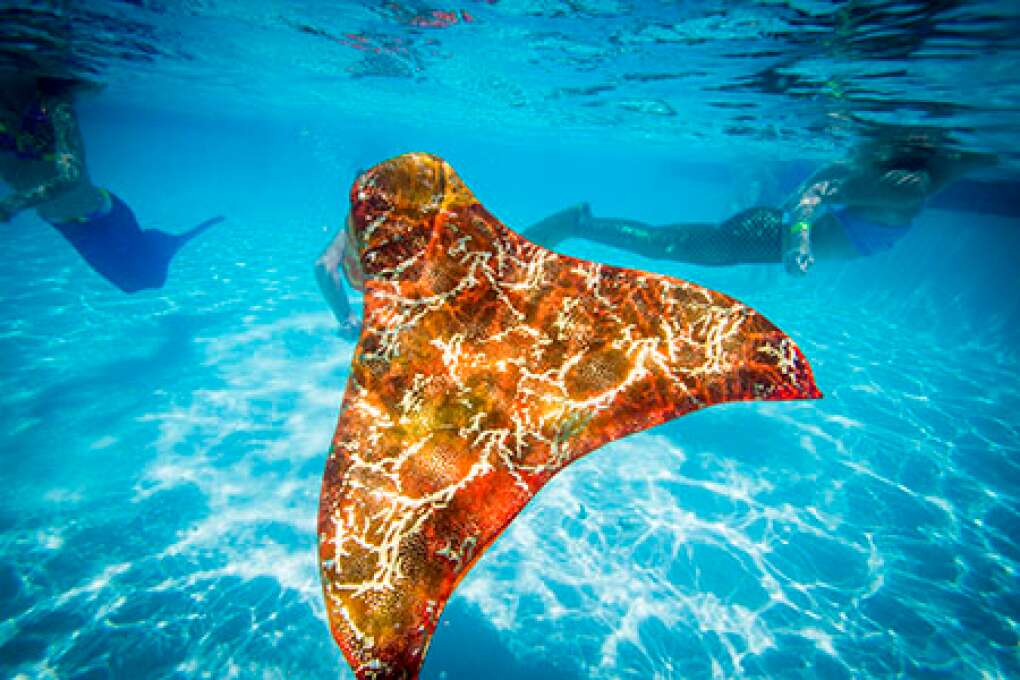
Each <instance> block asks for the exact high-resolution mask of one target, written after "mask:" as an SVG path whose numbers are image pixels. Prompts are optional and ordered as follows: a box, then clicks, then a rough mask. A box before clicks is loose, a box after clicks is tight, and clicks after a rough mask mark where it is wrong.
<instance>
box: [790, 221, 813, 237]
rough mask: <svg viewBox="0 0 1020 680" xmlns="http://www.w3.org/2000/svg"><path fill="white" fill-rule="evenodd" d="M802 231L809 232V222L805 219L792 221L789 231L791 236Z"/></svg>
mask: <svg viewBox="0 0 1020 680" xmlns="http://www.w3.org/2000/svg"><path fill="white" fill-rule="evenodd" d="M804 232H807V233H809V234H810V233H811V223H810V222H807V221H805V220H801V221H800V222H794V223H793V224H792V225H790V233H791V234H792V235H793V236H796V235H798V234H802V233H804Z"/></svg>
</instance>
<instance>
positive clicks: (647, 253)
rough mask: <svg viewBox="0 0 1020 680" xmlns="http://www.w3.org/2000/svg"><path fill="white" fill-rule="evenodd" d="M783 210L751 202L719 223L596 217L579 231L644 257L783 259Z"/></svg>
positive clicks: (718, 262)
mask: <svg viewBox="0 0 1020 680" xmlns="http://www.w3.org/2000/svg"><path fill="white" fill-rule="evenodd" d="M781 225H782V213H780V211H779V210H776V209H774V208H751V209H750V210H745V211H743V212H741V213H738V214H736V215H734V216H733V217H731V218H729V219H728V220H726V221H724V222H722V223H719V224H710V223H704V222H686V223H678V224H667V225H663V226H660V227H655V226H651V225H648V224H645V223H643V222H638V221H635V220H624V219H618V218H602V217H590V218H588V219H587V220H585V221H583V223H582V225H581V227H580V230H579V235H581V236H582V237H583V238H586V239H588V240H592V241H597V242H599V243H604V244H606V245H610V246H613V247H616V248H621V249H623V250H628V251H630V252H633V253H637V254H639V255H643V256H644V257H648V258H652V259H659V260H674V261H677V262H687V263H690V264H700V265H712V266H723V265H734V264H749V263H765V262H779V261H780V238H781V232H780V227H781Z"/></svg>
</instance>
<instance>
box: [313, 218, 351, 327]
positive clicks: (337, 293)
mask: <svg viewBox="0 0 1020 680" xmlns="http://www.w3.org/2000/svg"><path fill="white" fill-rule="evenodd" d="M345 239H346V230H345V229H341V230H340V231H339V232H338V233H337V235H336V237H335V238H334V239H333V240H332V241H331V242H330V244H329V245H328V246H326V248H325V250H323V251H322V254H321V255H319V257H318V259H317V260H315V280H316V282H317V283H318V284H319V290H320V291H322V297H323V298H324V299H325V300H326V304H328V305H329V307H330V309H331V310H332V311H333V316H335V317H336V320H337V323H339V324H340V333H341V335H344V336H348V337H349V336H352V335H353V336H356V335H357V334H358V332H359V330H360V326H361V321H360V320H359V319H358V318H357V317H356V316H355V315H354V311H353V310H352V309H351V304H350V301H349V300H348V299H347V293H346V291H344V285H343V273H342V272H341V271H340V262H341V259H342V258H343V252H344V241H345Z"/></svg>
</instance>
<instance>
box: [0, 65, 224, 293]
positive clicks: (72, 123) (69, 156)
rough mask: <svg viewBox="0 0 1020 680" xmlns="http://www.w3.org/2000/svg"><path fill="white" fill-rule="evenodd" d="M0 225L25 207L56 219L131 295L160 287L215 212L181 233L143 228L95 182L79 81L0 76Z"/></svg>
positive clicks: (101, 272) (97, 269)
mask: <svg viewBox="0 0 1020 680" xmlns="http://www.w3.org/2000/svg"><path fill="white" fill-rule="evenodd" d="M0 81H2V87H0V179H2V180H3V181H4V182H5V183H7V184H8V185H9V186H10V187H11V189H12V190H13V192H12V193H11V194H10V195H8V196H6V197H5V198H4V199H3V200H0V222H9V221H10V220H11V219H12V218H13V217H14V216H15V215H17V214H18V213H20V212H22V211H23V210H28V209H35V212H36V214H37V215H38V216H39V217H40V218H42V219H43V220H45V221H46V222H48V223H50V224H51V225H52V226H53V227H54V228H56V230H57V231H59V232H60V234H61V235H62V236H63V237H64V238H65V239H67V241H68V243H70V244H71V246H72V247H74V249H75V250H77V251H78V253H79V254H80V255H81V256H82V258H83V259H84V260H85V261H86V262H87V263H88V264H89V266H90V267H92V269H93V270H94V271H95V272H96V273H98V274H99V275H100V276H102V277H103V278H105V279H106V280H107V281H109V282H110V283H112V284H113V285H114V286H116V287H117V288H119V289H120V290H122V291H124V292H125V293H134V292H137V291H140V290H145V289H151V288H161V287H162V286H163V284H164V283H166V278H167V270H168V268H169V265H170V261H171V260H172V259H173V257H174V255H176V254H177V251H178V250H180V248H181V247H182V246H183V245H184V244H186V243H187V242H188V241H190V240H191V239H193V238H194V237H195V236H197V235H198V234H200V233H202V232H203V231H205V230H206V229H208V228H209V227H211V226H213V225H214V224H217V223H218V222H221V221H222V220H223V218H222V217H215V218H213V219H210V220H207V221H205V222H203V223H202V224H199V225H198V226H196V227H194V228H193V229H191V230H189V231H187V232H185V233H183V234H168V233H165V232H162V231H159V230H158V229H142V228H141V227H139V225H138V221H137V220H136V219H135V216H134V214H133V213H132V212H131V209H130V208H129V207H128V206H127V204H126V203H124V201H122V200H121V199H120V198H119V197H117V196H116V195H114V194H113V193H111V192H109V191H107V190H106V189H101V188H99V187H97V186H95V185H94V184H93V183H92V180H91V178H90V177H89V173H88V168H87V166H86V164H85V146H84V143H83V140H82V135H81V131H80V130H79V128H78V119H77V116H76V115H75V112H74V96H75V95H76V94H77V93H78V92H80V91H82V90H84V89H86V88H87V87H88V85H87V84H86V83H84V82H82V81H80V80H75V79H66V78H52V77H25V76H23V75H7V76H6V77H2V78H0Z"/></svg>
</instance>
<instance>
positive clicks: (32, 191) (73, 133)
mask: <svg viewBox="0 0 1020 680" xmlns="http://www.w3.org/2000/svg"><path fill="white" fill-rule="evenodd" d="M43 107H44V108H45V110H46V111H47V112H48V114H49V117H50V122H51V123H52V125H53V133H54V140H55V144H54V146H55V149H54V151H55V153H54V159H53V169H54V171H55V172H54V174H53V175H52V176H51V177H50V178H49V179H47V180H45V181H44V182H42V183H40V184H37V185H36V186H34V187H30V188H28V189H25V190H23V191H19V192H17V193H14V194H12V195H10V196H8V197H7V198H5V199H4V200H3V201H0V221H7V220H9V219H10V218H11V217H13V216H14V215H16V214H18V213H19V212H21V211H22V210H25V209H27V208H33V207H35V206H37V205H39V204H41V203H45V202H46V201H49V200H51V199H52V198H53V197H55V196H57V195H58V194H60V193H61V192H63V191H66V190H67V189H68V188H70V187H72V186H74V185H75V184H77V183H78V182H79V181H80V180H81V178H82V177H83V176H84V174H85V160H84V158H85V153H84V144H83V143H82V138H81V131H80V130H79V129H78V119H77V117H76V116H75V115H74V109H73V108H72V105H71V101H70V99H67V98H47V99H45V100H44V101H43Z"/></svg>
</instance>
